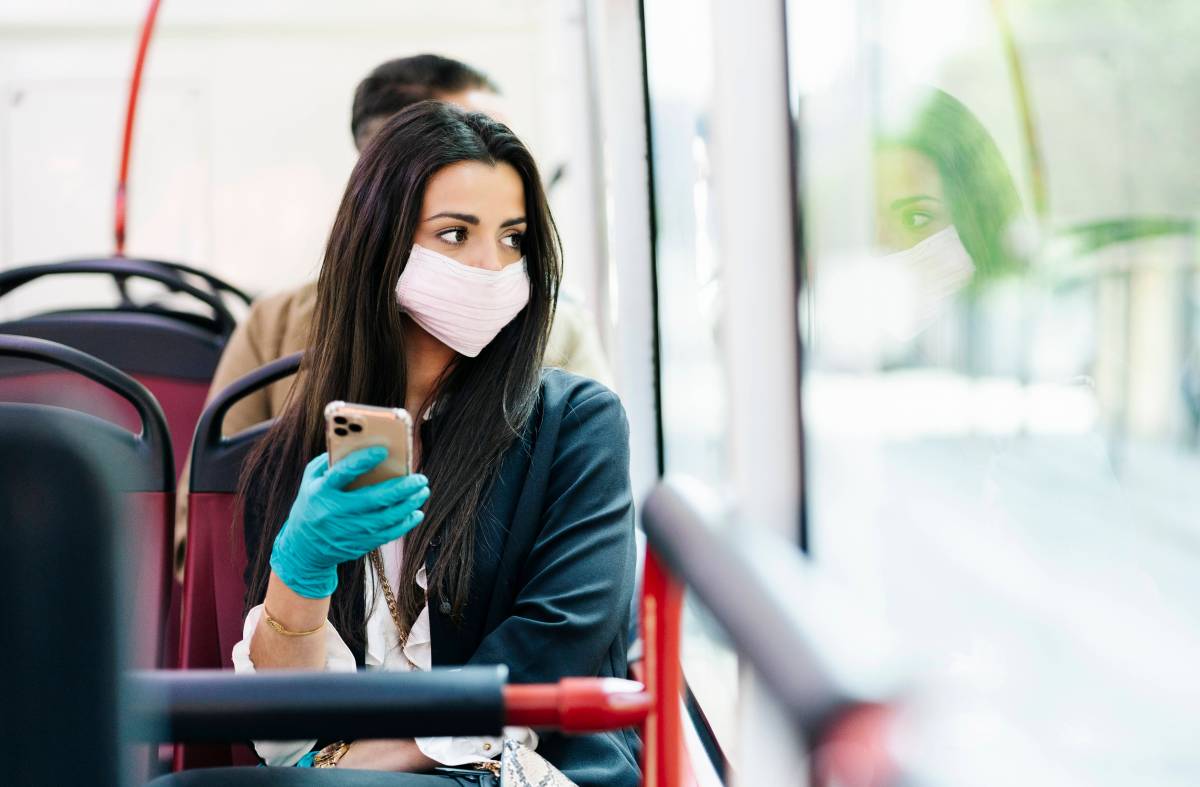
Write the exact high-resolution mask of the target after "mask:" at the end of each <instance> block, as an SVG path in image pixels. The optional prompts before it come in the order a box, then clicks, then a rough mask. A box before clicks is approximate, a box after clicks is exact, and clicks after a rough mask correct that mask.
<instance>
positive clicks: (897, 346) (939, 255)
mask: <svg viewBox="0 0 1200 787" xmlns="http://www.w3.org/2000/svg"><path fill="white" fill-rule="evenodd" d="M974 270H975V266H974V264H973V263H972V261H971V257H970V255H969V254H967V250H966V249H965V248H964V247H963V245H962V241H960V240H959V237H958V232H957V231H956V230H955V229H954V227H953V226H950V227H947V228H946V229H944V230H941V231H940V232H937V233H935V234H933V235H931V236H929V237H928V238H926V239H925V240H923V241H921V242H920V243H918V244H916V245H915V246H913V247H912V248H909V249H905V250H904V251H898V252H894V253H892V254H887V255H884V256H880V257H873V258H872V257H857V256H856V257H851V258H841V259H837V258H834V259H830V260H828V262H827V264H825V265H820V264H819V265H818V269H817V276H816V281H815V286H814V290H813V295H814V298H813V304H814V308H815V309H816V323H815V327H816V337H817V339H816V341H817V342H818V344H820V345H821V350H822V352H824V353H826V354H827V355H828V356H829V358H830V360H832V361H833V362H835V363H837V364H838V365H842V366H848V367H852V368H863V367H873V366H875V365H877V364H878V363H879V362H880V361H881V360H882V359H883V358H886V357H888V356H890V355H892V354H894V353H896V352H901V351H903V348H904V347H905V346H906V345H907V343H908V342H910V341H912V339H914V338H915V337H916V336H917V335H918V334H920V333H921V332H922V331H924V330H925V329H926V328H928V327H929V326H930V325H931V324H932V323H933V322H934V321H935V320H936V319H937V318H938V317H939V316H940V315H941V314H942V312H943V311H944V310H945V307H946V304H947V301H949V300H950V299H951V298H952V297H953V296H954V295H955V294H956V293H958V292H959V291H960V290H961V289H962V288H963V287H965V286H966V284H967V282H968V281H969V280H970V278H971V275H972V274H973V273H974Z"/></svg>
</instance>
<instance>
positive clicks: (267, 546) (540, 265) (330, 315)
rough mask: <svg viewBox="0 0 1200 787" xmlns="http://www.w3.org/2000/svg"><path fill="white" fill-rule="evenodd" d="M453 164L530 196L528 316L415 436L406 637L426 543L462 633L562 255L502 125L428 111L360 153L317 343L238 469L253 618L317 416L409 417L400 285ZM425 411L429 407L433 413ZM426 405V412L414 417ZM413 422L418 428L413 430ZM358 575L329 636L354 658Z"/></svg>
mask: <svg viewBox="0 0 1200 787" xmlns="http://www.w3.org/2000/svg"><path fill="white" fill-rule="evenodd" d="M461 161H479V162H483V163H486V164H488V165H492V166H494V165H496V164H497V163H500V162H503V163H507V164H509V165H511V166H512V167H513V168H514V169H515V170H516V171H517V173H518V174H519V175H520V177H521V181H522V183H523V184H524V187H525V218H526V222H527V224H526V231H525V235H524V238H523V242H522V251H523V253H524V255H525V261H526V265H527V266H528V270H529V280H530V292H529V303H528V305H527V306H526V307H525V308H524V309H523V310H522V311H521V313H520V314H518V315H517V317H516V318H515V319H514V320H513V321H512V322H511V323H509V324H508V325H507V326H506V327H505V328H504V329H503V330H502V331H500V333H499V335H498V336H497V337H496V338H495V340H493V341H492V343H491V344H489V345H488V346H487V347H486V348H484V350H483V351H482V352H481V353H479V355H478V356H477V357H475V358H467V357H463V356H459V357H458V358H457V359H456V360H455V362H454V363H452V364H451V366H450V368H449V369H448V370H447V371H446V373H445V374H444V375H443V377H442V379H441V380H440V381H439V383H438V385H437V386H436V390H435V391H434V394H433V396H432V397H431V401H434V400H435V401H436V406H435V408H436V409H435V412H434V414H433V418H432V419H431V420H430V421H429V423H428V424H427V425H426V428H423V430H422V441H423V445H422V463H421V468H420V469H421V472H423V473H424V474H425V475H426V476H428V477H429V487H430V492H431V495H430V499H429V502H428V503H427V504H426V506H425V521H424V522H423V523H422V524H421V525H420V526H419V527H417V528H416V529H415V530H413V531H412V532H410V533H409V534H408V536H406V537H405V539H404V563H403V568H402V569H401V576H400V582H399V585H398V586H397V587H396V588H395V591H396V600H397V602H398V605H399V607H400V610H401V615H402V623H403V628H404V630H403V631H401V635H402V636H403V635H406V634H407V628H408V626H410V625H411V624H412V621H413V620H414V619H415V618H416V616H417V615H418V614H419V613H420V610H421V608H422V606H423V605H424V604H425V603H426V598H425V595H424V594H423V593H422V591H421V590H420V588H419V587H418V586H417V585H416V581H415V580H416V574H417V570H418V569H419V568H420V567H421V566H422V565H423V564H424V562H425V555H426V552H427V551H428V550H429V548H430V546H431V542H434V541H435V540H436V541H440V551H439V553H438V558H437V560H436V561H435V564H434V565H432V566H431V567H430V573H429V577H428V579H429V583H428V584H429V597H430V598H431V599H432V598H440V599H443V600H449V601H450V602H451V604H452V609H453V616H454V617H455V618H456V619H461V616H462V611H463V608H464V606H465V605H466V603H467V597H468V591H469V587H470V568H471V561H472V558H473V555H474V550H475V517H476V514H477V511H478V509H479V507H480V505H481V502H482V501H483V499H484V498H485V496H486V494H487V490H488V488H489V486H490V484H491V482H492V480H493V478H494V476H495V473H496V470H497V469H498V466H499V463H500V459H501V456H502V455H503V453H504V452H505V450H506V449H507V448H508V447H509V446H510V445H511V444H512V443H513V441H514V439H516V438H517V437H518V436H519V435H520V433H521V431H522V429H523V427H524V426H525V424H526V422H527V421H528V419H529V417H530V414H531V413H532V412H533V409H534V406H535V404H536V401H537V395H538V390H539V385H540V375H541V366H542V355H543V352H544V350H545V346H546V338H547V335H548V333H549V329H550V322H551V319H552V317H553V312H554V304H555V299H556V297H557V293H558V283H559V279H560V275H561V272H560V267H561V263H560V260H561V251H560V245H559V238H558V233H557V230H556V229H555V226H554V221H553V219H552V218H551V216H550V210H549V208H548V206H547V204H546V197H545V194H544V192H543V191H542V187H541V179H540V178H539V176H538V172H537V167H536V165H535V164H534V161H533V157H532V156H531V155H530V153H529V151H528V150H527V149H526V148H525V146H524V145H523V144H522V143H521V141H520V140H519V139H517V137H516V136H515V135H514V134H513V133H512V132H511V131H510V130H509V129H508V128H507V127H506V126H504V125H503V124H501V123H498V122H496V121H494V120H492V119H490V118H488V117H487V116H486V115H482V114H477V113H476V114H468V113H465V112H463V111H462V110H460V109H457V108H455V107H452V106H449V105H447V104H443V103H441V102H437V101H424V102H421V103H419V104H414V105H413V106H411V107H409V108H407V109H405V110H404V111H402V112H400V113H399V114H397V115H396V116H395V117H394V118H392V119H391V120H389V121H388V122H387V124H386V125H384V126H383V128H382V129H380V131H379V133H378V134H377V136H376V137H375V138H374V139H373V140H372V141H371V143H370V144H369V145H368V146H367V148H366V150H364V151H363V154H362V157H361V158H360V159H359V161H358V164H357V166H355V168H354V171H353V172H352V173H351V175H350V182H349V184H348V185H347V187H346V194H345V196H344V197H343V198H342V204H341V207H340V208H339V209H338V213H337V217H336V218H335V219H334V223H333V229H332V230H331V232H330V235H329V243H328V246H327V248H326V251H325V261H324V264H323V266H322V268H321V276H320V279H319V280H318V282H317V302H316V311H315V314H314V318H313V324H312V327H311V340H310V344H309V347H308V349H307V351H306V352H305V354H304V361H303V363H302V364H301V368H300V373H299V376H298V377H297V382H296V386H295V388H294V390H293V391H292V394H291V396H290V398H289V400H288V404H287V406H286V408H285V410H284V412H283V413H282V414H281V415H280V416H279V418H278V420H277V421H276V423H275V424H274V426H272V428H271V430H270V431H269V432H268V433H267V434H266V435H265V437H264V438H263V439H262V440H261V441H260V443H259V445H258V447H257V449H256V450H255V452H254V453H253V454H252V455H251V456H250V457H249V458H248V459H247V461H246V464H245V466H244V471H243V474H242V479H241V485H240V490H239V494H240V496H241V500H242V504H243V507H244V510H245V511H246V516H247V518H248V519H249V518H251V517H255V518H258V519H259V520H260V522H261V531H260V534H259V539H258V544H257V549H256V554H255V555H254V557H253V558H252V569H251V574H250V586H249V592H248V595H247V604H248V605H250V604H255V603H259V602H261V600H262V599H263V598H264V597H265V595H266V590H267V580H268V578H269V576H270V571H271V568H270V557H271V547H272V545H273V543H274V539H275V536H276V534H277V533H278V532H279V530H280V528H281V526H282V525H283V522H284V520H285V519H286V518H287V515H288V510H289V507H290V506H291V502H292V500H293V498H294V497H295V495H296V491H297V489H298V488H299V483H300V478H301V475H302V473H303V470H304V466H305V464H306V463H307V462H308V461H309V460H310V459H311V458H312V457H314V456H316V455H317V454H319V453H321V451H323V450H324V447H325V446H324V423H323V411H324V408H325V405H326V403H328V402H330V401H332V400H335V399H342V400H345V401H350V402H359V403H362V404H373V405H383V406H388V407H396V406H402V405H403V404H404V400H405V392H406V390H407V388H406V385H407V374H406V368H405V365H406V362H405V358H406V354H405V343H404V331H403V327H402V322H401V314H400V310H399V308H398V307H397V305H396V296H395V285H396V281H397V280H398V279H399V278H400V273H401V271H403V270H404V266H405V264H406V263H407V261H408V255H409V253H410V251H411V250H412V246H413V235H414V232H415V231H416V227H417V225H418V223H419V221H420V211H421V205H422V201H423V198H424V194H425V187H426V184H427V183H428V182H429V179H430V177H432V176H433V175H434V173H436V172H438V171H439V170H440V169H442V168H443V167H446V166H448V165H450V164H454V163H457V162H461ZM426 404H428V403H426ZM425 406H426V405H422V408H421V410H422V412H423V411H424V409H425ZM418 415H419V414H418V413H413V416H414V419H416V420H417V421H420V418H418ZM364 563H365V560H364V559H362V558H360V559H358V560H356V561H353V562H350V563H343V564H342V565H341V566H339V567H338V587H337V590H336V591H335V592H334V594H333V598H332V600H331V607H330V622H332V623H333V625H334V626H335V627H336V628H337V630H338V632H339V633H341V634H342V636H343V638H345V639H346V641H347V644H349V645H350V646H351V647H352V648H358V649H361V647H362V646H363V644H364V642H365V638H366V635H365V621H364V613H363V611H362V610H363V607H362V598H363V595H362V593H363V591H362V584H363V581H364V580H363V577H364V571H365V568H364Z"/></svg>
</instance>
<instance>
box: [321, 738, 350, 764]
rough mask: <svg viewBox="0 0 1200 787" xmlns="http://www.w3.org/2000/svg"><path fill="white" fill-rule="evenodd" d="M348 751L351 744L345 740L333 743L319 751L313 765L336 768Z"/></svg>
mask: <svg viewBox="0 0 1200 787" xmlns="http://www.w3.org/2000/svg"><path fill="white" fill-rule="evenodd" d="M348 751H350V744H348V743H346V742H345V741H337V742H336V743H331V744H329V745H328V746H326V747H325V748H324V749H321V750H320V751H319V752H317V756H315V757H313V761H312V767H314V768H336V767H337V764H338V761H339V760H341V759H342V758H343V757H345V756H346V752H348Z"/></svg>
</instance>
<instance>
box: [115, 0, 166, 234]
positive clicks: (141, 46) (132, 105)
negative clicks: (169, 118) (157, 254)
mask: <svg viewBox="0 0 1200 787" xmlns="http://www.w3.org/2000/svg"><path fill="white" fill-rule="evenodd" d="M158 3H159V0H150V8H149V9H147V11H146V18H145V19H144V20H143V21H142V35H141V38H140V39H139V41H138V48H137V58H136V59H135V60H134V63H133V78H132V79H130V81H129V104H128V106H127V107H126V109H125V134H124V138H123V140H122V142H121V165H120V169H119V170H118V171H117V200H116V216H115V218H114V226H113V239H114V241H115V244H116V255H117V256H118V257H120V256H122V255H124V254H125V216H126V215H127V214H126V211H127V202H128V200H127V198H126V188H125V187H126V183H127V182H128V180H129V155H130V151H131V150H132V148H133V121H134V119H135V118H136V117H137V103H138V94H139V93H141V90H142V69H143V68H144V67H145V65H146V50H147V49H149V48H150V37H151V36H152V35H153V34H154V22H155V20H156V19H157V18H158Z"/></svg>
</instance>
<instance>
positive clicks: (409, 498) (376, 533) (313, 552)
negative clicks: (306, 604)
mask: <svg viewBox="0 0 1200 787" xmlns="http://www.w3.org/2000/svg"><path fill="white" fill-rule="evenodd" d="M386 458H387V449H386V448H384V447H382V446H375V447H372V448H363V449H361V450H358V451H355V452H354V453H352V454H350V455H349V456H347V457H346V458H345V459H343V460H342V461H340V462H338V463H337V464H335V465H334V466H333V467H330V466H329V456H328V454H321V455H320V456H318V457H317V458H316V459H313V460H312V461H311V462H309V463H308V466H307V467H306V468H304V479H303V480H302V481H301V482H300V491H299V492H298V493H297V494H296V499H295V501H293V503H292V509H291V512H290V513H289V514H288V518H287V521H286V522H284V525H283V528H282V529H281V530H280V531H279V535H278V536H277V537H276V538H275V545H274V548H273V549H272V552H271V568H272V569H273V570H274V572H275V574H276V576H278V577H279V579H281V580H282V581H283V583H284V584H286V585H287V586H288V587H289V588H290V589H291V590H293V591H294V592H295V593H296V594H297V595H300V596H303V597H305V598H326V597H328V596H331V595H333V591H334V589H335V588H337V566H338V564H339V563H344V562H346V561H348V560H354V559H356V558H359V557H362V556H363V555H365V554H367V553H368V552H370V551H371V550H373V549H375V548H376V547H378V546H381V545H382V544H386V543H388V542H389V541H394V540H396V539H397V538H399V537H400V536H402V535H404V534H405V533H407V532H408V531H410V530H412V529H413V528H414V527H416V526H417V525H419V524H420V523H421V520H422V519H423V518H424V514H423V513H422V512H421V511H419V510H417V509H419V508H420V507H421V505H422V504H423V503H424V502H425V501H426V500H427V499H428V498H429V481H428V479H426V478H425V476H423V475H419V474H414V475H407V476H403V477H401V478H393V479H391V480H390V481H383V482H382V483H378V484H373V485H372V486H367V487H363V488H361V489H355V490H354V491H350V492H348V491H345V489H346V487H347V486H348V485H349V484H350V483H351V482H353V481H354V479H356V478H358V477H359V476H360V475H362V474H363V473H366V472H368V471H369V470H371V469H372V468H374V467H375V466H376V465H378V464H379V463H381V462H382V461H383V460H384V459H386Z"/></svg>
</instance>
